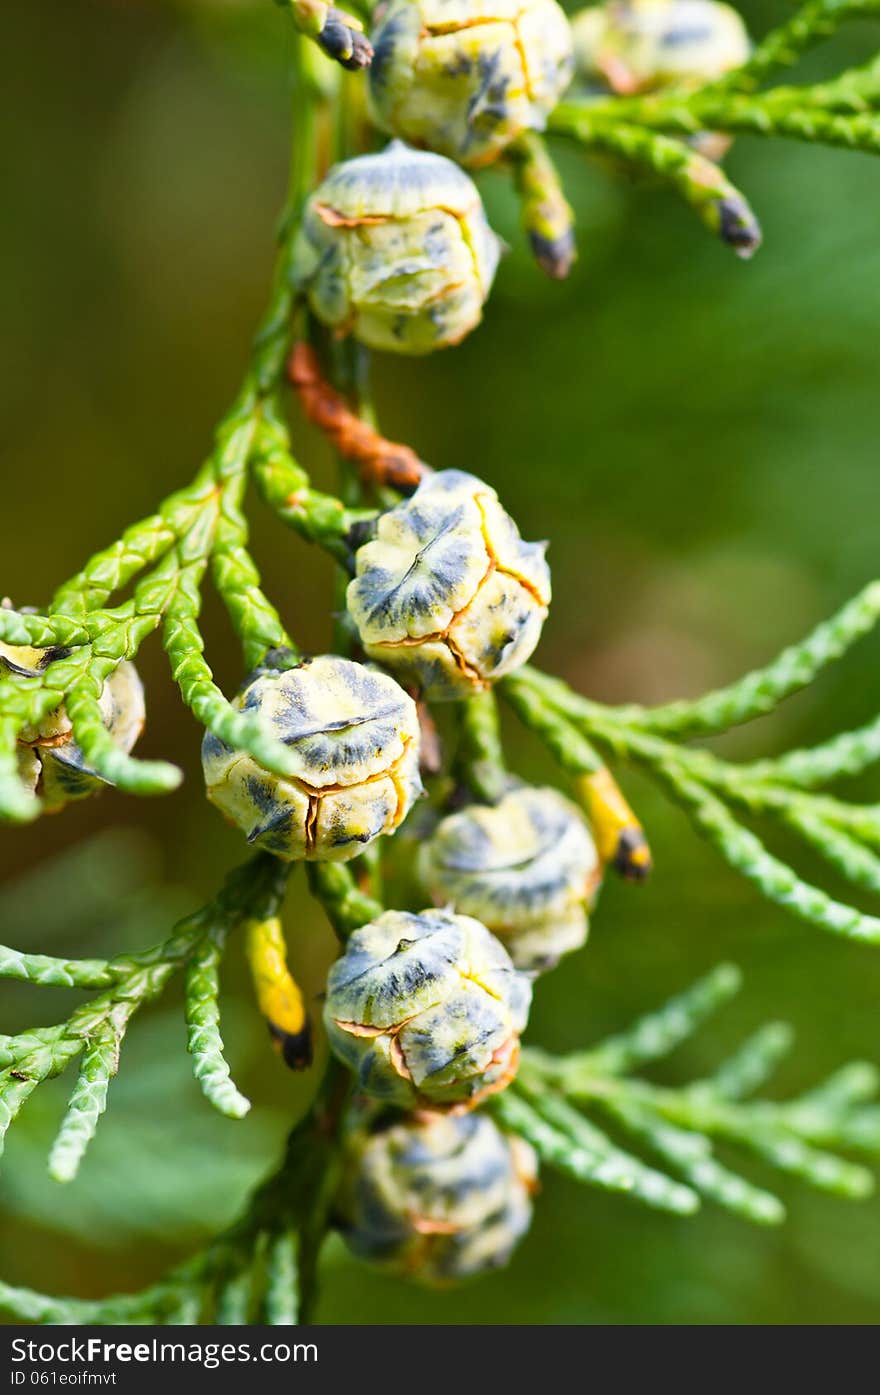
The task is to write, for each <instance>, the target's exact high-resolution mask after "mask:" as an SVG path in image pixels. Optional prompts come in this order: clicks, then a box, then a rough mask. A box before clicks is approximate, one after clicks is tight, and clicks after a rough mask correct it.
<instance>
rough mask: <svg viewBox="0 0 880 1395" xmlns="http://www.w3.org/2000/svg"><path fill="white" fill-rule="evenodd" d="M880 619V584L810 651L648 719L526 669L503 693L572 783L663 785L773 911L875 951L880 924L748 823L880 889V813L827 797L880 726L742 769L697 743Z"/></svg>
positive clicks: (876, 742) (792, 686) (789, 651)
mask: <svg viewBox="0 0 880 1395" xmlns="http://www.w3.org/2000/svg"><path fill="white" fill-rule="evenodd" d="M878 619H880V583H877V582H872V583H871V584H870V585H868V586H866V587H865V588H864V589H863V590H862V591H861V592H860V593H859V594H858V595H857V596H855V597H854V598H853V599H852V600H851V601H849V602H847V604H846V605H844V606H843V607H842V608H841V610H840V611H839V612H838V613H837V614H836V615H835V616H833V617H832V618H831V619H830V620H828V621H825V622H823V623H822V624H820V625H818V626H817V627H816V629H815V630H813V631H812V632H811V633H810V634H808V635H807V636H806V638H805V639H804V640H803V641H802V642H801V643H799V644H795V645H790V646H789V647H787V648H786V649H784V650H783V651H782V653H781V654H780V655H779V656H778V657H777V658H776V659H774V660H772V661H771V662H770V663H769V664H767V665H766V666H765V667H763V668H760V669H755V670H753V671H752V672H750V673H748V674H746V675H745V676H744V677H743V678H741V679H739V680H737V681H736V682H734V683H731V684H729V685H728V686H727V687H724V688H719V689H716V690H715V691H713V692H710V693H707V694H705V695H704V696H702V697H698V698H695V699H693V700H682V701H676V702H671V703H666V704H663V705H661V706H659V707H654V708H648V707H641V706H638V705H636V704H632V703H631V704H627V705H624V706H619V707H610V706H606V705H604V704H602V703H597V702H594V701H592V700H590V699H587V698H583V697H581V696H579V695H578V694H577V693H574V692H573V691H572V690H571V689H570V688H569V687H568V686H567V685H566V684H565V683H564V682H562V681H561V680H560V679H558V678H552V677H549V676H548V675H546V674H543V673H540V672H538V671H537V670H535V669H531V668H525V669H521V670H520V671H519V672H518V673H516V674H514V675H511V676H510V677H509V678H507V679H505V680H504V681H503V683H502V684H501V692H502V695H503V696H504V698H505V699H506V700H507V702H508V703H509V704H510V706H511V707H512V708H513V710H514V711H515V712H516V713H517V715H518V716H519V718H520V720H521V721H522V722H523V723H524V724H525V725H526V726H528V727H529V728H530V729H531V730H533V731H534V732H535V733H536V734H537V735H538V736H539V737H540V738H541V739H542V741H543V742H544V744H545V745H546V747H547V749H548V751H549V752H550V754H551V755H552V756H553V757H554V759H555V760H556V762H557V763H558V764H559V766H560V768H561V769H562V770H563V771H565V772H566V773H567V774H569V775H573V776H576V775H577V773H578V771H579V770H580V769H581V768H583V769H587V768H589V767H588V762H590V761H593V762H596V761H601V756H599V755H597V754H596V751H598V752H600V753H601V754H602V755H605V754H608V755H609V756H611V757H616V758H617V759H622V760H625V761H631V762H633V763H635V764H638V765H639V766H641V767H642V768H643V769H645V770H646V771H647V772H648V773H649V774H650V775H652V776H654V777H655V778H656V779H657V780H658V782H659V783H660V784H661V786H662V787H663V789H664V790H665V791H666V792H667V793H668V794H670V795H671V797H672V798H673V799H675V800H676V801H677V802H678V803H680V804H681V805H682V806H683V807H684V808H685V810H686V811H687V813H688V815H689V817H690V818H691V820H692V822H693V824H694V826H695V827H696V828H697V829H698V831H699V832H701V833H702V834H703V836H704V837H705V838H706V839H707V840H708V841H709V842H710V843H712V845H713V846H714V847H715V848H716V849H717V851H718V852H719V853H720V854H721V856H722V857H723V858H724V859H725V861H726V862H728V864H729V865H730V866H731V867H732V868H733V869H734V870H735V871H737V872H738V873H739V874H740V875H742V876H744V877H745V878H747V879H748V880H750V881H751V882H752V883H753V884H754V885H755V886H756V887H757V888H758V889H759V891H760V892H761V893H762V894H763V895H764V896H766V897H767V898H768V899H769V900H771V901H773V902H774V903H776V904H777V905H780V906H782V907H784V908H785V909H786V910H789V911H791V912H792V913H793V914H795V915H797V916H799V917H801V918H802V919H805V920H808V921H811V922H812V923H813V924H816V925H819V926H821V927H822V928H823V929H826V930H830V931H831V932H832V933H834V934H838V935H842V936H844V937H845V938H849V939H852V940H855V941H858V942H861V943H865V944H872V945H876V944H880V916H876V915H874V914H869V913H867V912H862V911H860V910H858V909H857V908H856V907H854V906H852V905H850V904H849V903H848V902H844V901H841V900H838V899H835V898H833V897H831V896H829V895H828V894H827V893H826V892H825V891H823V890H822V889H821V887H818V886H815V885H812V884H811V882H810V881H808V880H805V879H804V878H803V877H802V876H800V875H799V873H797V872H796V871H795V869H794V868H792V867H790V866H789V865H788V864H787V863H786V862H785V861H783V860H782V859H781V858H779V857H777V856H776V855H774V854H773V853H772V852H770V851H769V850H768V848H767V847H765V845H764V843H763V842H762V840H761V839H760V838H759V837H758V836H757V835H756V833H755V832H754V831H752V829H751V828H749V827H747V826H746V825H745V824H744V823H743V822H742V816H745V817H748V818H755V817H757V818H761V819H769V820H772V821H774V822H775V823H776V824H777V825H778V826H780V827H782V828H785V829H786V830H788V831H789V832H793V833H794V834H796V835H797V836H798V837H799V838H800V839H801V840H802V841H803V842H804V843H805V844H806V845H807V847H808V848H809V850H810V851H811V852H813V853H818V854H819V856H820V857H821V858H822V859H823V861H824V862H826V863H828V864H829V866H831V867H832V868H833V869H834V870H835V871H836V872H837V873H839V874H840V875H841V876H842V877H843V878H844V879H845V880H846V881H847V882H849V884H850V885H851V886H852V887H853V888H855V889H856V890H858V891H862V892H868V893H871V894H873V893H876V892H877V891H878V890H880V805H874V804H858V803H849V802H847V801H846V800H843V799H839V798H837V797H835V796H831V795H828V794H826V793H824V792H822V790H821V786H823V785H825V784H831V783H833V782H834V781H836V780H838V779H840V778H841V777H843V776H847V775H855V774H859V773H861V772H862V771H863V770H865V769H867V768H868V767H869V766H870V765H871V764H872V763H874V762H875V761H876V760H877V759H878V758H880V723H878V721H877V720H876V719H875V720H873V721H872V722H870V723H868V724H867V725H866V726H864V727H861V728H857V729H855V730H853V731H851V732H843V733H841V734H839V735H837V736H835V737H833V738H832V739H831V740H829V741H825V742H822V743H820V744H818V745H817V746H815V747H814V748H812V749H799V750H793V751H790V752H787V753H784V754H782V755H780V756H777V757H773V758H766V759H763V760H758V761H751V762H748V761H747V762H732V761H727V760H724V759H722V758H720V757H719V756H716V755H715V754H714V753H712V752H711V751H709V750H706V749H705V748H703V747H695V746H691V745H689V744H687V742H688V739H689V738H692V737H702V736H712V735H716V734H719V733H721V732H724V731H726V730H728V729H729V728H730V727H733V726H736V725H740V724H743V723H746V722H749V721H752V720H754V719H755V718H757V717H760V716H764V715H766V714H767V713H769V712H771V711H773V710H774V708H776V707H777V706H778V705H779V704H780V703H781V702H782V701H784V699H785V698H787V697H788V696H790V695H791V694H793V693H795V692H797V691H799V690H801V689H802V688H804V687H806V686H808V685H809V684H810V683H812V682H813V681H814V680H815V679H816V678H817V677H818V676H819V674H820V673H821V672H822V671H823V670H824V669H825V668H826V667H828V666H829V665H830V664H832V663H834V662H836V661H837V660H839V659H841V658H843V656H844V655H845V654H846V653H847V652H848V650H849V649H850V648H851V647H852V645H854V644H855V643H856V642H857V641H858V640H859V639H861V638H863V637H864V636H865V635H867V634H868V633H869V632H870V631H871V630H873V629H874V628H875V627H876V625H877V622H878Z"/></svg>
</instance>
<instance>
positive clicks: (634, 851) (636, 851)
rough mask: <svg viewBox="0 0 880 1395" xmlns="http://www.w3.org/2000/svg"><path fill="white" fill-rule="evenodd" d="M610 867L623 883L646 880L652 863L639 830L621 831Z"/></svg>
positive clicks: (648, 849)
mask: <svg viewBox="0 0 880 1395" xmlns="http://www.w3.org/2000/svg"><path fill="white" fill-rule="evenodd" d="M611 865H612V867H613V868H614V870H615V872H617V873H618V874H619V875H620V876H621V877H623V878H624V880H625V881H628V882H643V881H646V880H647V879H648V877H649V876H650V875H651V868H652V866H653V861H652V858H651V849H650V848H649V847H648V840H647V838H646V837H645V835H644V833H643V832H642V830H641V829H640V828H625V829H624V830H623V832H622V833H621V835H620V838H619V840H618V843H617V851H616V852H615V854H614V857H613V859H612V862H611Z"/></svg>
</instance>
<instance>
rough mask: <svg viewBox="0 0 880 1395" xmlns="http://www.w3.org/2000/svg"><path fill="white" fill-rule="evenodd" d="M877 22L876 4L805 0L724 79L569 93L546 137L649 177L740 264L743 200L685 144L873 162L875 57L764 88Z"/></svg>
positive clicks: (878, 109)
mask: <svg viewBox="0 0 880 1395" xmlns="http://www.w3.org/2000/svg"><path fill="white" fill-rule="evenodd" d="M877 16H880V3H878V0H805V3H803V4H802V5H801V6H800V8H799V9H798V10H797V12H796V13H795V14H794V15H792V16H791V17H790V18H789V19H788V20H786V21H785V22H784V23H782V24H781V25H779V26H778V27H777V28H775V29H773V30H771V31H770V32H769V33H768V34H766V35H765V36H764V37H763V38H762V39H761V40H760V41H759V42H758V43H757V45H756V46H755V48H754V50H753V51H752V54H751V56H750V57H749V58H748V59H747V60H746V62H745V63H743V64H741V65H740V66H739V67H736V68H733V69H731V70H730V71H728V72H726V73H725V74H724V75H723V76H721V77H716V78H713V79H711V80H709V81H707V82H704V83H702V84H693V83H692V84H691V85H690V86H686V87H685V86H674V85H673V86H669V87H666V88H661V89H659V90H656V91H649V92H647V93H644V94H641V95H636V96H631V95H625V96H615V95H607V96H597V95H596V94H595V93H594V92H587V93H585V94H584V95H582V96H581V95H579V94H578V92H577V86H576V85H575V88H574V89H573V90H572V93H571V95H569V96H568V97H567V98H566V99H565V100H563V101H562V102H560V103H559V105H558V106H557V107H556V108H555V110H554V111H553V112H551V114H550V118H549V122H548V129H549V130H550V131H551V132H554V133H556V134H557V135H560V136H563V137H567V138H569V139H573V140H575V141H577V142H578V143H579V144H580V145H581V146H582V147H583V148H584V149H585V150H587V151H588V152H589V151H595V152H597V153H599V154H604V155H608V154H611V155H612V156H613V157H614V159H615V160H616V161H618V162H621V163H622V164H623V165H624V166H625V167H628V168H630V169H631V170H632V171H633V172H635V173H637V174H638V173H645V172H649V173H651V174H652V175H653V176H655V177H656V178H659V179H660V180H661V181H662V182H664V183H666V184H668V185H669V186H670V187H671V188H672V189H674V190H675V191H676V192H677V193H678V194H679V195H680V196H681V197H682V198H683V199H684V200H685V202H686V203H688V204H689V205H690V206H691V207H692V208H693V209H694V211H695V212H696V213H697V214H698V216H699V217H700V218H701V219H702V221H703V223H704V224H705V225H706V227H707V228H708V229H709V231H710V232H712V233H714V234H715V235H716V236H718V237H720V238H721V240H722V241H723V242H725V243H727V244H728V245H729V246H731V247H733V248H734V250H735V251H736V252H737V253H738V254H739V255H740V256H742V257H749V256H751V255H752V254H753V253H754V252H755V251H756V250H757V248H758V247H759V246H760V242H761V232H760V227H759V224H758V221H757V218H756V216H755V214H754V212H753V211H752V209H751V207H750V205H749V203H748V200H747V198H746V197H745V195H744V194H742V193H741V192H740V191H739V190H738V189H737V188H736V187H735V186H734V185H733V184H731V183H730V181H729V180H728V179H727V177H726V176H725V175H724V174H723V173H722V171H721V170H720V168H719V167H718V165H717V163H716V162H715V161H714V160H710V159H707V158H705V157H704V156H703V155H702V154H700V153H698V152H697V151H695V150H694V149H692V148H691V147H690V146H689V144H688V141H689V140H691V138H693V137H695V136H698V135H700V134H702V133H704V132H707V131H710V132H712V133H713V135H716V134H718V135H722V136H735V135H737V134H740V133H743V134H749V135H757V136H762V137H765V138H772V137H779V138H781V139H783V140H798V141H806V142H808V143H812V144H823V145H830V146H836V147H844V148H846V149H853V150H862V151H865V152H867V153H869V154H877V153H878V152H880V68H878V60H877V58H876V57H875V58H873V59H872V60H871V61H870V62H869V63H867V64H865V65H863V66H861V67H854V68H851V69H847V70H845V71H844V72H842V73H840V74H838V76H837V77H836V78H834V79H832V80H831V81H826V82H817V83H812V84H808V85H804V86H790V85H785V86H782V85H779V86H775V87H767V86H765V84H766V83H767V82H768V81H769V80H770V79H771V78H773V77H774V75H776V74H777V73H779V72H781V71H783V70H785V69H787V68H790V67H792V66H793V65H794V64H795V63H797V62H798V60H799V59H800V58H801V57H802V56H803V54H805V53H806V52H807V51H808V50H809V49H811V48H812V47H813V46H814V45H816V44H818V43H820V42H821V41H822V40H823V39H826V38H829V37H830V36H831V35H833V34H834V33H835V32H836V30H837V29H838V28H839V27H840V25H841V24H843V23H844V22H845V21H846V20H848V19H855V18H871V17H877Z"/></svg>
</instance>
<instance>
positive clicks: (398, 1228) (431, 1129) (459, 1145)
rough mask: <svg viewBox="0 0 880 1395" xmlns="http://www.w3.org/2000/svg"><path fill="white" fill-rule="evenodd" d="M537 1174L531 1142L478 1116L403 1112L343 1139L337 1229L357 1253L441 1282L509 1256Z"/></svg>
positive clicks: (522, 1228) (527, 1216)
mask: <svg viewBox="0 0 880 1395" xmlns="http://www.w3.org/2000/svg"><path fill="white" fill-rule="evenodd" d="M536 1181H537V1159H536V1157H535V1154H534V1152H533V1150H532V1149H531V1148H530V1147H529V1145H528V1144H527V1143H525V1142H524V1141H523V1140H522V1139H520V1138H517V1137H511V1136H508V1135H506V1134H503V1133H502V1132H501V1130H500V1129H499V1128H498V1127H497V1126H496V1125H495V1124H494V1123H493V1122H492V1120H491V1119H489V1118H488V1117H487V1116H486V1115H484V1114H468V1115H464V1116H457V1117H450V1116H437V1115H433V1116H430V1117H427V1118H421V1119H407V1120H405V1121H404V1122H402V1123H397V1124H394V1125H392V1126H391V1127H387V1126H386V1127H380V1128H379V1129H377V1130H374V1131H372V1132H361V1133H359V1134H358V1135H356V1136H355V1137H354V1138H353V1139H352V1140H351V1142H350V1145H349V1150H348V1156H347V1159H346V1164H345V1171H344V1174H343V1182H342V1186H341V1189H340V1197H339V1211H340V1230H341V1232H342V1235H343V1238H344V1239H345V1241H346V1244H347V1245H348V1247H349V1249H351V1250H352V1251H353V1253H354V1254H356V1255H358V1256H359V1257H360V1258H362V1259H366V1260H369V1261H370V1262H372V1263H374V1264H377V1265H379V1266H381V1267H382V1268H384V1269H386V1270H388V1271H390V1272H392V1273H395V1274H400V1275H403V1276H405V1277H408V1278H412V1279H415V1280H417V1281H418V1282H420V1283H425V1284H430V1285H434V1286H445V1285H448V1284H453V1283H455V1282H457V1281H459V1280H461V1279H468V1278H471V1277H473V1276H475V1275H477V1274H483V1273H486V1272H488V1271H489V1270H492V1269H498V1268H501V1267H502V1266H503V1265H505V1264H506V1263H507V1262H508V1260H509V1259H510V1256H511V1254H512V1252H513V1250H514V1249H515V1247H516V1245H517V1244H518V1242H519V1241H520V1239H521V1238H522V1236H523V1235H524V1234H525V1232H526V1231H527V1230H528V1227H529V1224H530V1222H531V1217H532V1204H531V1199H530V1196H531V1192H532V1191H533V1189H534V1187H535V1185H536Z"/></svg>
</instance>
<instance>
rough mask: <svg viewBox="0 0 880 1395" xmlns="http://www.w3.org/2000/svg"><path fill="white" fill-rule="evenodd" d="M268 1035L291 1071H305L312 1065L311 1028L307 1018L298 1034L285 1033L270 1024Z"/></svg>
mask: <svg viewBox="0 0 880 1395" xmlns="http://www.w3.org/2000/svg"><path fill="white" fill-rule="evenodd" d="M269 1035H270V1037H271V1038H272V1044H273V1045H274V1047H275V1049H276V1051H277V1052H278V1054H279V1055H280V1057H281V1059H282V1061H283V1062H284V1064H285V1065H286V1066H289V1067H290V1069H291V1070H307V1069H308V1067H309V1066H310V1065H311V1064H312V1026H311V1023H310V1022H309V1020H308V1018H306V1021H305V1024H304V1026H303V1027H302V1028H301V1030H300V1031H298V1032H285V1031H283V1030H282V1028H281V1027H276V1025H275V1023H274V1022H270V1023H269Z"/></svg>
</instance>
